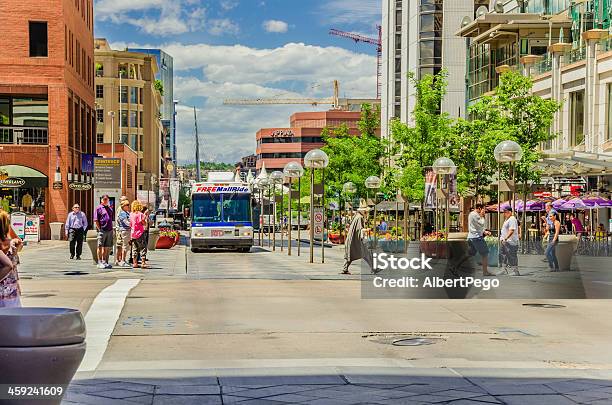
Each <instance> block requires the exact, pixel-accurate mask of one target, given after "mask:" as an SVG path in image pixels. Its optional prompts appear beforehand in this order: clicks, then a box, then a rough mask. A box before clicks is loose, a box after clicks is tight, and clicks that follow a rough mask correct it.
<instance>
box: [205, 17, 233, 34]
mask: <svg viewBox="0 0 612 405" xmlns="http://www.w3.org/2000/svg"><path fill="white" fill-rule="evenodd" d="M208 32H209V33H210V34H212V35H217V36H219V35H223V34H229V35H236V34H238V33H239V32H240V27H238V25H237V24H235V23H234V22H233V21H231V20H230V19H227V18H219V19H214V20H209V21H208Z"/></svg>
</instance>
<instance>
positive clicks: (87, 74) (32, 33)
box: [0, 0, 95, 237]
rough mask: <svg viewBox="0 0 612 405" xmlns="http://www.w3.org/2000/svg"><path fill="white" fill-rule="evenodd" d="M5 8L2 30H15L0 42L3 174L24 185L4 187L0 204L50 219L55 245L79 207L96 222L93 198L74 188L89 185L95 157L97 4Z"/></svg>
mask: <svg viewBox="0 0 612 405" xmlns="http://www.w3.org/2000/svg"><path fill="white" fill-rule="evenodd" d="M2 8H3V12H2V13H0V27H8V28H10V29H5V30H3V31H2V35H0V49H1V50H2V52H0V169H2V168H3V170H4V171H5V172H7V173H8V177H9V178H17V177H18V176H24V177H25V178H20V180H19V181H16V182H13V183H12V184H11V183H10V182H9V183H7V182H4V183H2V185H0V198H2V199H5V200H6V201H8V205H9V206H10V208H11V209H12V210H14V209H25V210H27V211H29V212H36V213H39V214H40V215H44V220H45V222H44V224H43V225H42V226H41V234H42V236H43V237H48V236H49V223H51V222H56V221H58V222H63V221H65V219H66V215H67V212H68V210H69V209H70V207H71V205H72V204H73V203H74V202H79V203H80V204H81V206H82V207H83V209H84V211H85V212H86V213H87V214H88V215H89V216H90V217H91V210H92V207H93V193H92V191H91V190H88V191H75V190H73V189H72V187H70V186H69V182H79V183H86V182H89V181H90V176H89V174H87V173H83V171H82V157H83V156H82V155H84V154H94V153H95V138H94V126H95V114H94V71H93V70H94V69H93V21H94V18H93V1H92V0H36V1H34V0H19V1H18V0H6V1H4V2H3V4H2ZM21 183H23V184H21ZM17 184H19V186H16V185H17ZM7 185H12V187H6V186H7ZM26 194H29V195H30V198H31V202H30V198H29V197H27V196H26ZM24 205H25V206H24Z"/></svg>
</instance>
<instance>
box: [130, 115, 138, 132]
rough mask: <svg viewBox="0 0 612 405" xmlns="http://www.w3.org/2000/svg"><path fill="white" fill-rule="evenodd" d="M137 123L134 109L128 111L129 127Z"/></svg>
mask: <svg viewBox="0 0 612 405" xmlns="http://www.w3.org/2000/svg"><path fill="white" fill-rule="evenodd" d="M137 124H138V113H137V112H136V111H130V127H132V128H136V125H137Z"/></svg>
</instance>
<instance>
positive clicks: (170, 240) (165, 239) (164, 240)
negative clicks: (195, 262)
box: [155, 236, 177, 249]
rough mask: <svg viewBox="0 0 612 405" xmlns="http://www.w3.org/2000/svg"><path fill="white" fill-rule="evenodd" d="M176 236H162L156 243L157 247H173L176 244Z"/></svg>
mask: <svg viewBox="0 0 612 405" xmlns="http://www.w3.org/2000/svg"><path fill="white" fill-rule="evenodd" d="M176 243H177V242H176V238H174V237H171V236H160V237H159V239H158V240H157V244H156V245H155V248H156V249H171V248H173V247H174V245H176Z"/></svg>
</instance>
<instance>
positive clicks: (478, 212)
mask: <svg viewBox="0 0 612 405" xmlns="http://www.w3.org/2000/svg"><path fill="white" fill-rule="evenodd" d="M485 214H486V209H485V206H484V204H480V203H479V204H476V206H475V207H474V209H473V210H472V212H470V215H468V244H469V248H470V255H471V256H473V255H474V254H476V252H478V254H480V258H481V263H482V275H483V276H494V275H495V274H493V273H491V272H489V268H488V267H489V247H488V246H487V242H486V241H485V239H484V238H485V236H490V235H491V232H489V231H487V230H485Z"/></svg>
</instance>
